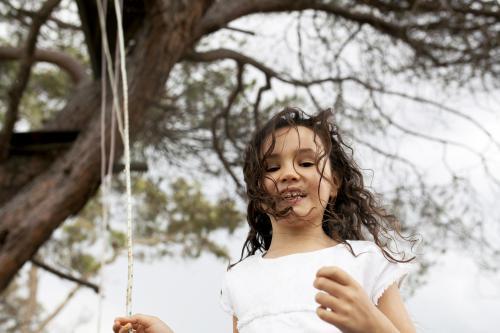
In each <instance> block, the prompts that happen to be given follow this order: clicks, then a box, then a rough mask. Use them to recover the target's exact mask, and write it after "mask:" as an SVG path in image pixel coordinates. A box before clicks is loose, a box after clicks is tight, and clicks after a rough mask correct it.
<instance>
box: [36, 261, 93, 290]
mask: <svg viewBox="0 0 500 333" xmlns="http://www.w3.org/2000/svg"><path fill="white" fill-rule="evenodd" d="M31 262H32V263H33V265H35V266H38V267H40V268H41V269H43V270H46V271H47V272H49V273H52V274H54V275H57V276H59V277H60V278H62V279H66V280H69V281H73V282H76V283H78V284H80V285H82V286H85V287H88V288H90V289H92V290H93V291H95V292H96V293H99V286H98V285H96V284H94V283H91V282H88V281H85V280H83V279H80V278H77V277H74V276H72V275H69V274H66V273H63V272H61V271H58V270H57V269H55V268H53V267H50V266H49V265H47V264H45V263H43V262H41V261H40V260H38V259H36V258H31Z"/></svg>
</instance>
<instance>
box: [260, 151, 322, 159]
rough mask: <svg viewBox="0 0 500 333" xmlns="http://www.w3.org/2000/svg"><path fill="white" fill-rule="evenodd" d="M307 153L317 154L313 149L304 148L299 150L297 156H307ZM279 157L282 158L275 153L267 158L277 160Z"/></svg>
mask: <svg viewBox="0 0 500 333" xmlns="http://www.w3.org/2000/svg"><path fill="white" fill-rule="evenodd" d="M306 153H309V154H316V151H315V150H314V149H312V148H302V149H299V150H297V155H302V154H306ZM279 156H280V153H274V154H271V155H269V156H268V157H267V158H268V159H273V158H277V157H279Z"/></svg>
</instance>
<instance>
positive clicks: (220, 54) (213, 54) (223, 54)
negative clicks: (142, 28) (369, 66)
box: [184, 48, 354, 87]
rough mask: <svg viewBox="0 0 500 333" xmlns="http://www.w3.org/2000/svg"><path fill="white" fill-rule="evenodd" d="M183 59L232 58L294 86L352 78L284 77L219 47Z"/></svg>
mask: <svg viewBox="0 0 500 333" xmlns="http://www.w3.org/2000/svg"><path fill="white" fill-rule="evenodd" d="M184 59H186V60H189V61H196V62H212V61H218V60H224V59H233V60H235V61H237V62H239V63H244V64H249V65H251V66H253V67H255V68H257V69H258V70H260V71H262V72H263V73H264V74H266V75H268V76H269V77H274V78H276V79H278V80H280V81H282V82H285V83H289V84H293V85H295V86H299V87H308V86H312V85H317V84H322V83H325V82H333V83H338V82H341V81H344V80H353V79H354V78H350V77H345V78H335V77H329V78H325V79H317V80H312V81H303V80H298V79H294V78H286V77H284V75H283V74H280V73H278V72H276V71H275V70H273V69H271V68H270V67H268V66H266V65H264V64H262V63H260V62H259V61H257V60H255V59H253V58H251V57H249V56H247V55H244V54H242V53H239V52H236V51H233V50H229V49H225V48H220V49H216V50H211V51H206V52H195V51H191V52H189V53H187V54H186V55H185V56H184Z"/></svg>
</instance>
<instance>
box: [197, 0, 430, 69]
mask: <svg viewBox="0 0 500 333" xmlns="http://www.w3.org/2000/svg"><path fill="white" fill-rule="evenodd" d="M303 10H319V11H323V12H326V13H328V14H332V15H336V16H339V17H342V18H344V19H347V20H350V21H354V22H358V23H360V24H368V25H370V26H371V27H372V28H374V29H376V30H378V31H380V32H382V33H383V34H386V35H389V36H391V37H393V38H395V39H398V40H401V41H402V42H404V43H406V44H407V45H409V46H410V47H411V48H413V49H414V50H415V51H417V52H418V53H420V54H424V55H425V56H427V57H428V58H430V59H431V60H432V61H433V62H436V63H438V62H439V60H438V59H436V58H435V57H434V56H433V55H432V54H431V53H430V52H428V51H427V50H426V48H424V47H423V45H424V44H423V43H422V42H421V41H419V40H417V39H413V38H410V36H409V35H408V33H407V28H408V27H407V26H404V25H400V24H396V23H393V22H389V21H387V20H384V19H382V18H381V17H377V16H376V15H373V14H372V13H367V12H362V11H355V10H352V9H350V8H349V9H348V8H346V7H343V6H339V5H337V4H336V2H335V1H331V2H328V3H324V2H323V1H319V0H295V1H288V0H253V1H246V0H225V1H219V2H217V3H216V4H215V5H213V6H212V7H211V8H210V9H209V11H208V12H207V13H206V15H205V16H204V17H203V20H202V22H201V23H200V25H199V26H198V28H197V30H196V35H198V36H199V37H201V36H203V35H206V34H210V33H212V32H214V31H217V30H219V29H221V28H223V27H225V26H226V25H227V24H228V23H229V22H231V21H233V20H235V19H237V18H239V17H242V16H246V15H250V14H256V13H272V12H290V11H303Z"/></svg>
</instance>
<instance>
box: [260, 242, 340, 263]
mask: <svg viewBox="0 0 500 333" xmlns="http://www.w3.org/2000/svg"><path fill="white" fill-rule="evenodd" d="M346 242H347V241H346ZM341 245H345V243H338V244H335V245H333V246H329V247H325V248H322V249H318V250H312V251H305V252H297V253H291V254H286V255H284V256H279V257H275V258H264V255H265V254H266V253H267V252H265V253H261V254H259V255H258V258H259V260H262V261H277V260H280V259H286V258H292V257H299V256H305V255H308V254H316V253H320V252H323V251H328V250H330V249H334V248H337V247H340V246H341Z"/></svg>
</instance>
